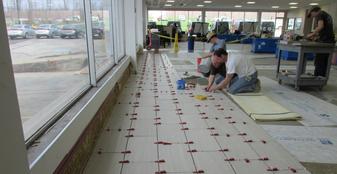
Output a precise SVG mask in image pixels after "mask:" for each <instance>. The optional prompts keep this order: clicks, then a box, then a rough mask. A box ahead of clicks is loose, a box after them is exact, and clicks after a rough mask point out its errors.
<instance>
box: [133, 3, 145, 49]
mask: <svg viewBox="0 0 337 174" xmlns="http://www.w3.org/2000/svg"><path fill="white" fill-rule="evenodd" d="M135 1H136V29H137V47H139V46H141V47H143V44H144V29H145V28H144V20H145V18H144V8H143V6H144V5H145V4H144V1H143V0H135Z"/></svg>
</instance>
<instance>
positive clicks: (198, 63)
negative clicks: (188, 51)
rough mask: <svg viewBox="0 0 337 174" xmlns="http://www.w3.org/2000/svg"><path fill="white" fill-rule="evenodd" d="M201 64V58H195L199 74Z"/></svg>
mask: <svg viewBox="0 0 337 174" xmlns="http://www.w3.org/2000/svg"><path fill="white" fill-rule="evenodd" d="M201 62H202V58H201V57H198V58H197V71H198V72H199V73H200V66H199V65H200V64H201Z"/></svg>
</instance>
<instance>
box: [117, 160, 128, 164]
mask: <svg viewBox="0 0 337 174" xmlns="http://www.w3.org/2000/svg"><path fill="white" fill-rule="evenodd" d="M119 163H120V164H126V163H130V161H129V160H123V161H119Z"/></svg>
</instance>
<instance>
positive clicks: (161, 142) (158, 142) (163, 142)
mask: <svg viewBox="0 0 337 174" xmlns="http://www.w3.org/2000/svg"><path fill="white" fill-rule="evenodd" d="M154 144H162V145H172V143H169V142H165V141H157V142H155V143H154Z"/></svg>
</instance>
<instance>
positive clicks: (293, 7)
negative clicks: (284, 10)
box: [290, 6, 298, 9]
mask: <svg viewBox="0 0 337 174" xmlns="http://www.w3.org/2000/svg"><path fill="white" fill-rule="evenodd" d="M290 8H292V9H295V8H298V7H296V6H290Z"/></svg>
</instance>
